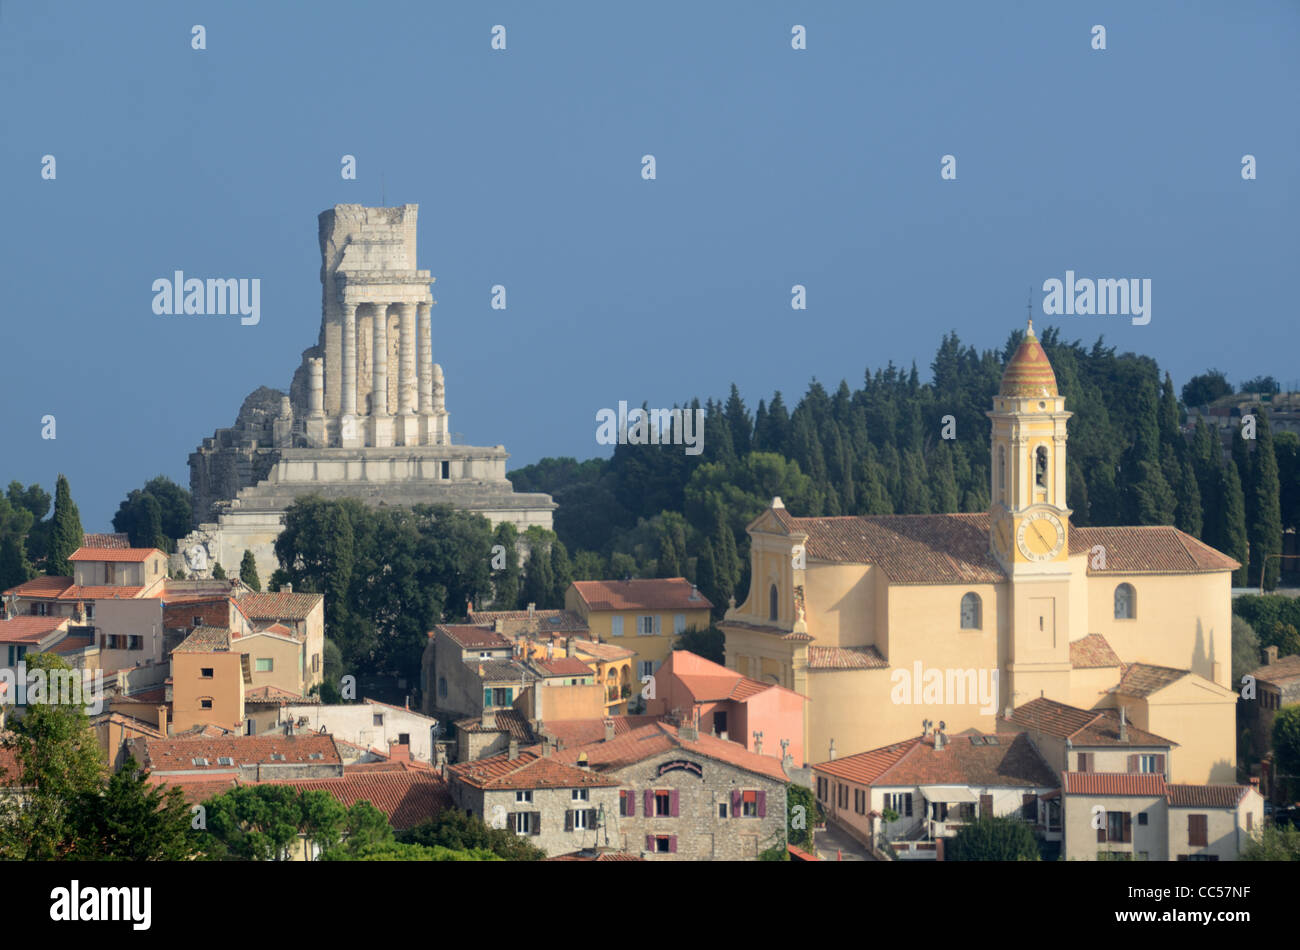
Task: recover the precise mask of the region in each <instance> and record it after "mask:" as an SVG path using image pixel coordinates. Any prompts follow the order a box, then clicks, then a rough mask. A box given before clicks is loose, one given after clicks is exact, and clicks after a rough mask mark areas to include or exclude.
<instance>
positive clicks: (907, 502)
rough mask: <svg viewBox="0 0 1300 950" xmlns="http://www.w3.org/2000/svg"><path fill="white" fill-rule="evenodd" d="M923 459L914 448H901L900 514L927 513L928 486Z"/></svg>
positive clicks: (928, 507) (928, 500) (928, 502)
mask: <svg viewBox="0 0 1300 950" xmlns="http://www.w3.org/2000/svg"><path fill="white" fill-rule="evenodd" d="M927 481H928V479H927V476H926V471H925V459H924V458H922V457H921V453H920V452H917V451H915V450H914V449H904V450H903V482H902V488H901V491H902V498H901V499H900V504H899V508H900V509H901V512H900V513H901V514H907V515H928V514H929V513H930V511H931V508H930V488H929V486H928V484H927Z"/></svg>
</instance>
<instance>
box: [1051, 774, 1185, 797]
mask: <svg viewBox="0 0 1300 950" xmlns="http://www.w3.org/2000/svg"><path fill="white" fill-rule="evenodd" d="M1061 778H1062V782H1061V785H1062V789H1063V790H1064V792H1065V794H1066V795H1100V796H1107V795H1121V796H1134V795H1151V796H1161V797H1163V796H1164V794H1165V777H1164V776H1163V775H1161V774H1159V773H1158V772H1062V773H1061Z"/></svg>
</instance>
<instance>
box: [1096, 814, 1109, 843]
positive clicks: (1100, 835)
mask: <svg viewBox="0 0 1300 950" xmlns="http://www.w3.org/2000/svg"><path fill="white" fill-rule="evenodd" d="M1108 820H1109V819H1103V821H1102V825H1101V827H1100V828H1098V829H1097V841H1098V842H1100V843H1105V841H1106V821H1108Z"/></svg>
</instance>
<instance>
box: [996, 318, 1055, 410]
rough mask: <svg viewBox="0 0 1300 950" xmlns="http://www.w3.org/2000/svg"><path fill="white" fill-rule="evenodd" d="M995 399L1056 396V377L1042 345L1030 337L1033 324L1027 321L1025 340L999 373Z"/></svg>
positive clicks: (1035, 338) (1032, 331) (1034, 337)
mask: <svg viewBox="0 0 1300 950" xmlns="http://www.w3.org/2000/svg"><path fill="white" fill-rule="evenodd" d="M998 395H999V396H1057V395H1060V394H1059V393H1058V392H1057V389H1056V374H1055V373H1054V372H1052V364H1051V363H1049V362H1048V361H1047V354H1046V353H1045V352H1044V351H1043V346H1042V344H1041V343H1039V342H1038V337H1036V336H1034V322H1033V321H1032V320H1030V321H1029V330H1028V332H1027V333H1026V334H1025V339H1024V340H1023V341H1022V342H1021V344H1020V346H1019V347H1017V349H1016V352H1015V355H1013V356H1012V357H1011V360H1010V362H1008V363H1007V368H1006V369H1005V370H1004V371H1003V373H1002V386H1001V388H999V390H998Z"/></svg>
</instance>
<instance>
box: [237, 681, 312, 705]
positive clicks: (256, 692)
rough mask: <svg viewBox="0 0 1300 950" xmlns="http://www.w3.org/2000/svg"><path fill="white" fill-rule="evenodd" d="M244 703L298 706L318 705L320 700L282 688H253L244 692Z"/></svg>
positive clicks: (268, 686)
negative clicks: (299, 704)
mask: <svg viewBox="0 0 1300 950" xmlns="http://www.w3.org/2000/svg"><path fill="white" fill-rule="evenodd" d="M244 702H246V703H275V704H276V705H279V706H288V705H296V704H298V703H310V704H312V705H317V704H319V703H320V700H319V699H318V698H317V697H315V696H303V695H302V694H301V693H295V692H294V691H293V690H291V689H284V688H283V687H281V686H272V685H270V684H267V685H266V686H252V687H249V688H248V689H246V690H244Z"/></svg>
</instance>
